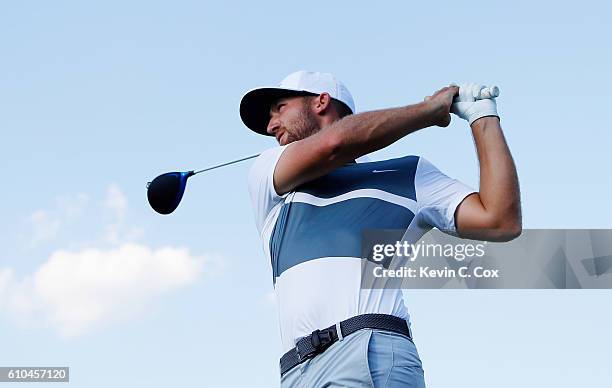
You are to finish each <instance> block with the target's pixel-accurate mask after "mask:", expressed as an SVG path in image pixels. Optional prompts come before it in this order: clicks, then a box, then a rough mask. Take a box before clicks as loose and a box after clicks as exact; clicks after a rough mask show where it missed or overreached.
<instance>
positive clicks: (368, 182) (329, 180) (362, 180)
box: [296, 156, 419, 201]
mask: <svg viewBox="0 0 612 388" xmlns="http://www.w3.org/2000/svg"><path fill="white" fill-rule="evenodd" d="M418 162H419V157H418V156H406V157H403V158H398V159H390V160H382V161H378V162H369V163H357V164H350V165H346V166H343V167H342V168H339V169H337V170H334V171H332V172H331V173H329V174H327V175H325V176H323V177H320V178H317V179H315V180H313V181H310V182H308V183H306V184H303V185H301V186H300V187H298V188H297V189H296V191H297V192H302V193H308V194H312V195H314V196H317V197H320V198H331V197H336V196H338V195H341V194H345V193H348V192H350V191H353V190H358V189H379V190H383V191H386V192H388V193H392V194H396V195H400V196H402V197H405V198H410V199H413V200H415V201H416V191H415V188H414V177H415V174H416V169H417V165H418ZM384 170H396V171H384ZM375 171H380V172H375Z"/></svg>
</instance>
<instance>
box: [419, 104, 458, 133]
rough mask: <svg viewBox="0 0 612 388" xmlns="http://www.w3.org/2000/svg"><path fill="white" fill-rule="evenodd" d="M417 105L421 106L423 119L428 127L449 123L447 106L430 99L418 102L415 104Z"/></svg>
mask: <svg viewBox="0 0 612 388" xmlns="http://www.w3.org/2000/svg"><path fill="white" fill-rule="evenodd" d="M417 106H420V107H421V109H422V112H423V120H424V121H425V122H426V123H427V126H428V127H431V126H440V127H446V126H448V124H449V123H450V117H449V112H448V107H445V106H444V105H442V104H440V103H439V102H438V101H436V100H434V99H430V100H427V101H423V102H420V103H419V104H417Z"/></svg>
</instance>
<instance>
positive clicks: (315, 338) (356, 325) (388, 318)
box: [280, 314, 412, 376]
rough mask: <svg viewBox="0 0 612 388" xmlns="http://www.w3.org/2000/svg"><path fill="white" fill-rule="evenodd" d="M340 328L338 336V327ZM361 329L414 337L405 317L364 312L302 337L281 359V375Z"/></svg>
mask: <svg viewBox="0 0 612 388" xmlns="http://www.w3.org/2000/svg"><path fill="white" fill-rule="evenodd" d="M338 327H339V328H340V336H338V330H337V328H338ZM361 329H381V330H388V331H393V332H395V333H399V334H403V335H405V336H407V337H408V338H410V339H412V335H411V333H410V330H409V329H408V324H407V323H406V320H405V319H402V318H399V317H396V316H393V315H386V314H363V315H357V316H356V317H352V318H349V319H347V320H346V321H342V322H340V323H337V324H335V325H333V326H330V327H328V328H327V329H324V330H315V331H313V332H312V334H311V335H309V336H307V337H303V338H300V339H299V340H298V342H297V344H296V346H295V348H293V349H291V350H290V351H288V352H287V353H285V354H284V355H283V356H282V357H281V359H280V370H281V376H282V375H284V374H285V372H287V371H288V370H290V369H291V368H293V367H294V366H296V365H298V364H301V363H302V362H304V361H306V360H307V359H309V358H312V357H314V356H316V355H317V354H319V353H323V352H324V351H325V349H327V348H328V347H329V346H330V345H331V344H333V343H334V342H336V341H338V340H339V339H342V338H343V337H346V336H347V335H351V334H353V333H354V332H356V331H357V330H361Z"/></svg>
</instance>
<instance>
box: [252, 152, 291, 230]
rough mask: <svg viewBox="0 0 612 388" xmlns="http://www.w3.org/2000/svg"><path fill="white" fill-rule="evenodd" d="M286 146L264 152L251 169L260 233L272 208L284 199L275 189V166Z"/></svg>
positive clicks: (254, 203)
mask: <svg viewBox="0 0 612 388" xmlns="http://www.w3.org/2000/svg"><path fill="white" fill-rule="evenodd" d="M286 147H287V146H286V145H284V146H278V147H274V148H270V149H268V150H266V151H264V152H262V153H261V155H259V156H258V157H257V159H255V163H253V165H252V166H251V169H250V171H249V181H248V184H249V194H250V195H251V203H252V205H253V211H254V213H255V224H256V225H257V230H258V231H259V233H261V231H262V229H263V225H264V223H265V221H266V218H267V217H268V214H269V213H270V211H271V210H272V208H274V206H275V205H276V204H278V203H279V202H282V200H283V197H282V196H280V195H278V194H277V193H276V190H275V189H274V168H275V167H276V163H277V162H278V159H279V158H280V156H281V155H282V153H283V151H284V150H285V148H286Z"/></svg>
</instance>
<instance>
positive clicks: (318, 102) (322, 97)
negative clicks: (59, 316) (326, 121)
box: [313, 93, 332, 114]
mask: <svg viewBox="0 0 612 388" xmlns="http://www.w3.org/2000/svg"><path fill="white" fill-rule="evenodd" d="M331 101H332V99H331V96H330V95H329V93H321V94H319V95H318V96H315V97H314V98H313V109H314V111H315V113H317V114H323V113H325V112H327V110H328V109H329V108H330V106H331Z"/></svg>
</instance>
